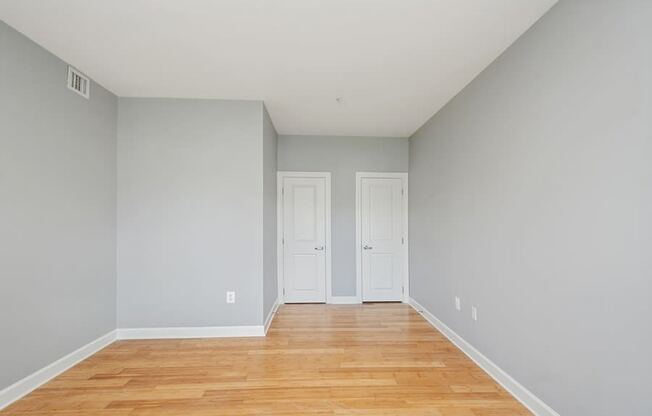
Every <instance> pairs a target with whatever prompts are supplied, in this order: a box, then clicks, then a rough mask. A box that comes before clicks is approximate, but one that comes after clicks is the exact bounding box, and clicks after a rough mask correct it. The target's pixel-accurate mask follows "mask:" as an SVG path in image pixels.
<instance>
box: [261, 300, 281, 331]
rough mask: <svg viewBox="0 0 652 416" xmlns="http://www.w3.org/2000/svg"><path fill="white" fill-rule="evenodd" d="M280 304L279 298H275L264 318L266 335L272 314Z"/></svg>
mask: <svg viewBox="0 0 652 416" xmlns="http://www.w3.org/2000/svg"><path fill="white" fill-rule="evenodd" d="M279 306H281V300H280V299H279V298H276V300H275V301H274V305H273V306H272V310H270V311H269V313H268V314H267V318H265V325H264V327H265V335H267V331H269V326H270V325H271V324H272V321H273V320H274V315H276V311H277V310H278V307H279Z"/></svg>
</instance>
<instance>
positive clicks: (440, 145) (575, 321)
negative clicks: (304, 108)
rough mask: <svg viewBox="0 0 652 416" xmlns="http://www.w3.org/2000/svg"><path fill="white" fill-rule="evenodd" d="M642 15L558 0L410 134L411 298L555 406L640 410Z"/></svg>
mask: <svg viewBox="0 0 652 416" xmlns="http://www.w3.org/2000/svg"><path fill="white" fill-rule="evenodd" d="M650 22H652V2H650V1H647V0H646V1H642V0H627V1H623V0H617V1H616V0H612V1H606V0H599V1H596V0H582V1H565V0H562V1H561V2H560V3H559V4H558V5H557V6H555V7H554V8H553V9H552V10H551V11H550V12H549V13H548V14H547V15H545V16H544V17H543V18H542V19H541V20H540V21H539V22H538V23H537V24H536V25H535V26H534V27H533V28H532V29H531V30H530V31H529V32H527V33H526V34H525V35H524V36H523V37H522V38H520V40H518V41H517V42H516V43H515V44H514V45H513V46H512V47H511V48H509V49H508V50H507V51H506V52H505V54H504V55H502V56H501V57H500V58H499V59H498V60H497V61H496V62H495V63H494V64H493V65H491V66H490V67H489V68H488V69H487V70H486V71H484V72H483V73H482V74H481V75H480V76H479V77H478V78H477V79H476V80H475V81H474V82H473V83H471V84H470V85H469V86H468V87H467V88H466V89H465V90H464V91H463V92H461V93H460V94H459V95H458V96H457V97H456V98H455V99H454V100H452V101H451V102H450V103H449V104H448V105H447V106H446V107H445V108H444V109H443V110H442V111H441V112H439V113H438V114H437V115H435V116H434V117H433V118H432V119H431V120H430V121H428V123H427V124H426V125H425V126H423V127H422V128H421V129H420V130H419V131H418V132H417V133H416V134H415V135H414V137H412V138H411V139H410V191H411V192H410V195H411V196H410V250H411V252H410V276H411V282H410V289H411V296H412V297H413V298H415V299H416V300H417V301H418V302H420V303H421V304H422V305H424V306H425V307H426V308H427V309H428V310H430V311H431V312H432V313H433V314H434V315H436V316H437V317H439V318H440V319H441V320H443V321H444V322H445V323H446V324H447V325H448V326H450V327H451V328H453V329H454V330H455V331H456V332H458V333H459V334H460V335H462V336H463V337H464V338H465V339H467V340H468V341H470V342H471V344H473V345H474V346H475V347H477V348H478V349H479V350H480V351H481V352H483V353H484V354H485V355H486V356H488V357H489V358H490V359H492V360H493V361H494V362H496V363H497V364H498V365H499V366H500V367H502V368H503V369H504V370H506V371H507V372H508V373H509V374H511V375H512V376H513V377H515V378H516V380H518V381H520V382H521V383H522V384H523V385H525V386H526V387H527V388H529V389H530V390H531V391H533V392H534V393H535V394H536V395H538V396H539V397H540V398H541V399H543V400H544V401H545V402H546V403H548V404H549V405H551V406H552V407H553V408H554V409H556V410H557V411H558V412H559V413H560V414H562V415H573V416H579V415H587V416H598V415H615V414H619V415H640V416H643V415H650V414H652V398H651V396H650V394H649V393H650V388H651V384H650V381H649V375H650V373H651V372H652V368H651V362H652V360H650V357H649V352H650V351H652V326H651V325H650V304H651V303H652V283H651V282H652V215H651V213H652V77H651V76H650V74H651V73H652V48H651V47H650V39H652V25H651V24H650ZM456 294H457V295H459V296H461V298H462V312H461V313H460V312H456V311H455V309H454V307H453V296H454V295H456ZM471 305H477V306H478V312H479V321H478V322H477V323H473V322H472V321H471V319H470V307H471Z"/></svg>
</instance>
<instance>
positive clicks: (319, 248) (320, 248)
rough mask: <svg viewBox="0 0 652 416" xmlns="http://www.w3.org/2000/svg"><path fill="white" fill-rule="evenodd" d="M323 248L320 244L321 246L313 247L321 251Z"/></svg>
mask: <svg viewBox="0 0 652 416" xmlns="http://www.w3.org/2000/svg"><path fill="white" fill-rule="evenodd" d="M323 249H324V246H321V247H315V250H317V251H322V250H323Z"/></svg>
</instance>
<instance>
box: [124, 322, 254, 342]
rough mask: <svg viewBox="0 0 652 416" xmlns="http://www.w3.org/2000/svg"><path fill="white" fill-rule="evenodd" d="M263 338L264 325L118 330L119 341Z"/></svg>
mask: <svg viewBox="0 0 652 416" xmlns="http://www.w3.org/2000/svg"><path fill="white" fill-rule="evenodd" d="M263 336H265V328H264V327H263V326H262V325H250V326H198V327H192V326H188V327H173V328H120V329H118V339H167V338H173V339H174V338H178V339H181V338H225V337H263Z"/></svg>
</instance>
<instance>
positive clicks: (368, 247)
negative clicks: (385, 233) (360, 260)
mask: <svg viewBox="0 0 652 416" xmlns="http://www.w3.org/2000/svg"><path fill="white" fill-rule="evenodd" d="M362 248H363V249H365V250H371V249H372V248H373V247H371V246H368V245H366V244H365V245H364V246H362Z"/></svg>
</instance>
